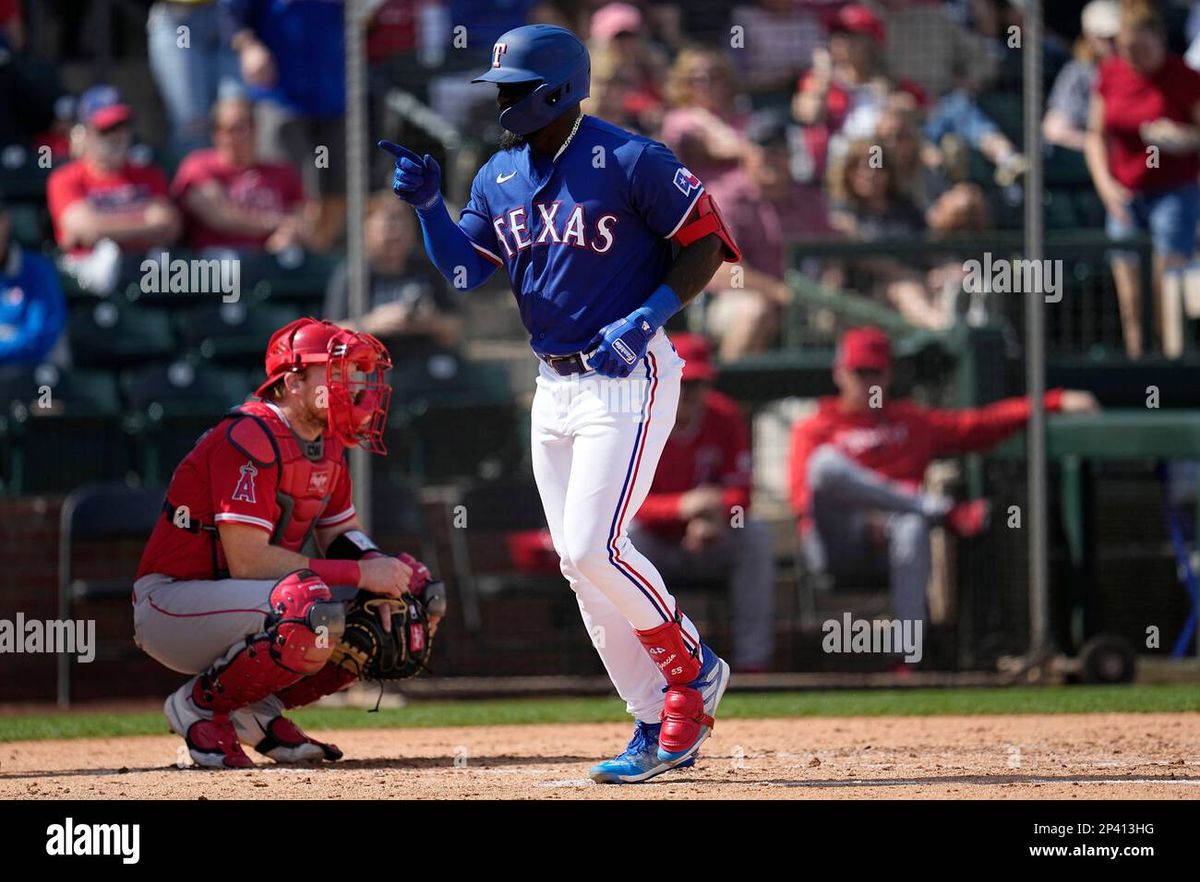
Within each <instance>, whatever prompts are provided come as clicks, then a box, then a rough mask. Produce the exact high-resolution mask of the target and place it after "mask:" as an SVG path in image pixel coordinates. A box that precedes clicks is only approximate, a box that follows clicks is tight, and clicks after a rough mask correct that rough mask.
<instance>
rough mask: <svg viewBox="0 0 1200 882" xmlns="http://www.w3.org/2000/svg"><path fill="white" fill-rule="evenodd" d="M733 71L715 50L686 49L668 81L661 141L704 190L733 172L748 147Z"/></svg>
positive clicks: (676, 62)
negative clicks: (695, 177)
mask: <svg viewBox="0 0 1200 882" xmlns="http://www.w3.org/2000/svg"><path fill="white" fill-rule="evenodd" d="M735 97H736V94H735V91H734V76H733V68H732V66H730V64H729V60H728V59H727V58H726V57H725V56H724V55H722V54H721V53H720V52H717V51H716V50H715V49H698V48H692V49H684V50H683V51H682V52H680V53H679V56H678V57H677V58H676V59H675V63H674V64H673V65H672V66H671V72H670V74H669V75H668V77H667V102H668V104H670V105H671V109H670V110H668V111H667V113H666V115H665V116H664V117H663V124H662V132H661V134H660V138H661V140H662V142H663V143H664V144H666V145H667V146H668V147H670V148H671V149H672V150H673V151H674V152H675V155H676V156H678V157H679V158H680V160H681V161H682V162H683V163H684V164H685V165H686V166H687V168H688V170H690V171H691V172H692V173H693V174H694V175H696V176H697V177H698V178H700V180H701V181H703V182H704V185H705V186H706V187H717V186H719V185H720V179H721V176H722V175H727V174H730V173H731V172H734V171H736V170H737V168H738V167H739V165H740V164H741V158H742V155H743V154H744V153H745V151H746V149H747V147H748V146H749V145H748V142H747V141H746V139H745V137H744V136H743V135H742V131H743V130H744V128H745V125H746V116H745V114H744V113H742V112H740V111H739V110H737V108H736V106H735Z"/></svg>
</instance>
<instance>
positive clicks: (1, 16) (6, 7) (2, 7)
mask: <svg viewBox="0 0 1200 882" xmlns="http://www.w3.org/2000/svg"><path fill="white" fill-rule="evenodd" d="M20 20H21V4H20V2H19V0H0V25H7V24H8V23H9V22H11V21H20Z"/></svg>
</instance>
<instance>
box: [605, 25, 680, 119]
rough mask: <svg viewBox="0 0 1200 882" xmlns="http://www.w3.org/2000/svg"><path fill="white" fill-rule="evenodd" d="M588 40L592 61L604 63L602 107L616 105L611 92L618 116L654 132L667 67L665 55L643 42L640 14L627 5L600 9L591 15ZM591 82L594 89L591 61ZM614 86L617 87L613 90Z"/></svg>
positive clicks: (643, 33)
mask: <svg viewBox="0 0 1200 882" xmlns="http://www.w3.org/2000/svg"><path fill="white" fill-rule="evenodd" d="M590 39H591V48H592V58H593V59H596V58H601V59H603V60H604V61H603V65H604V67H605V70H604V71H602V73H604V74H606V75H607V76H606V77H605V79H606V82H605V83H604V84H603V85H602V86H601V88H602V89H604V90H605V91H606V92H607V93H608V94H607V96H606V97H607V99H608V100H607V101H606V104H608V105H610V106H612V105H614V104H615V103H616V102H615V100H614V99H613V95H612V93H613V92H615V93H616V94H617V95H619V96H620V104H619V108H620V111H619V113H620V115H621V116H624V117H625V118H626V119H630V120H634V121H636V126H635V127H633V128H635V130H637V131H655V132H656V131H658V127H659V124H660V122H661V119H662V110H663V95H662V83H663V82H664V81H665V80H666V77H667V68H668V64H667V58H666V56H665V55H664V54H663V53H662V52H661V51H660V50H659V49H658V48H657V47H656V46H654V45H653V44H651V43H650V42H649V41H648V40H647V39H646V34H645V26H644V23H643V21H642V13H641V11H640V10H639V9H638V8H637V7H636V6H631V5H630V4H628V3H609V4H607V5H605V6H602V7H600V9H598V10H596V13H595V15H593V16H592V21H591V38H590ZM614 81H615V82H614ZM592 83H593V88H595V85H596V71H595V62H593V73H592ZM614 85H615V86H617V87H618V88H616V89H613V88H612V86H614ZM602 118H603V119H609V117H607V116H606V117H602ZM610 121H612V120H610ZM617 124H618V125H620V123H617Z"/></svg>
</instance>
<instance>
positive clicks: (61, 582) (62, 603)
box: [58, 483, 164, 707]
mask: <svg viewBox="0 0 1200 882" xmlns="http://www.w3.org/2000/svg"><path fill="white" fill-rule="evenodd" d="M163 494H164V488H162V487H129V486H127V485H125V484H120V483H95V484H87V485H84V486H82V487H80V488H79V489H77V490H76V491H75V492H73V493H72V494H71V495H70V496H68V497H67V499H66V501H65V502H64V503H63V508H62V514H61V520H60V530H59V545H58V616H59V619H60V620H63V621H67V620H72V619H74V618H75V609H76V607H77V606H79V605H82V604H92V603H96V602H102V601H108V602H113V601H117V602H120V603H123V604H128V603H129V597H130V595H131V594H132V592H133V583H134V575H135V573H134V572H132V571H129V570H125V571H124V572H119V573H110V574H108V575H107V576H106V577H104V578H97V577H91V578H80V577H79V576H78V575H77V570H76V566H75V564H76V551H77V547H76V546H77V545H78V544H80V543H89V544H91V545H93V546H96V545H101V544H103V545H105V546H108V545H109V544H110V543H113V542H117V541H121V540H136V541H139V542H144V541H145V540H146V539H147V538H149V536H150V533H151V531H152V530H153V529H154V524H155V522H156V521H157V520H158V517H159V515H160V514H162V503H163V498H164V497H163ZM89 569H90V570H93V571H94V568H89ZM97 642H99V641H97ZM138 654H139V652H138V650H137V648H136V647H135V646H134V643H133V640H132V639H129V638H126V639H123V640H120V641H113V642H106V643H105V644H104V645H103V646H97V647H96V659H97V660H123V659H128V658H132V657H134V656H137V655H138ZM70 703H71V656H70V655H69V654H68V653H64V652H60V653H58V704H59V706H60V707H66V706H68V705H69V704H70Z"/></svg>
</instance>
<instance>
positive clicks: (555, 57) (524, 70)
mask: <svg viewBox="0 0 1200 882" xmlns="http://www.w3.org/2000/svg"><path fill="white" fill-rule="evenodd" d="M591 73H592V62H591V59H590V58H588V51H587V47H586V46H584V45H583V42H582V41H581V40H580V39H579V38H578V37H576V36H575V35H574V34H572V33H571V32H570V31H568V30H567V29H566V28H560V27H557V26H555V25H540V24H535V25H525V26H523V27H519V28H513V29H512V30H511V31H507V32H506V33H503V34H501V35H500V37H499V38H498V39H497V40H496V43H495V45H493V46H492V66H491V67H490V68H488V70H487V71H486V72H485V73H483V74H481V75H479V76H477V77H476V78H475V79H473V80H471V82H472V83H496V84H497V85H500V84H504V83H530V82H536V83H538V85H537V87H535V88H534V90H533V91H532V92H530V93H529V94H528V95H526V96H525V97H524V98H522V99H521V100H520V101H518V102H516V103H515V104H513V105H512V106H510V107H506V108H504V110H502V111H501V112H500V125H502V126H504V128H506V129H508V130H509V131H510V132H512V133H513V134H514V135H528V134H529V133H530V132H535V131H537V130H538V129H540V128H542V126H544V125H546V124H548V123H550V122H553V121H554V120H555V119H557V118H558V117H560V116H562V115H563V113H565V112H566V110H567V109H568V108H569V107H573V106H574V105H576V104H578V103H579V102H580V101H582V100H583V99H584V98H586V97H587V96H588V88H589V85H590V81H591Z"/></svg>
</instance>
